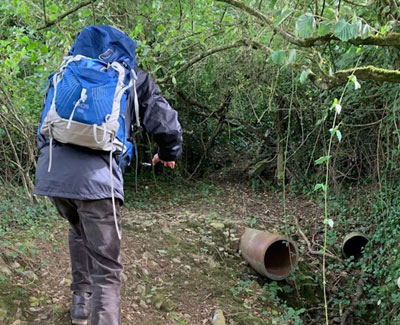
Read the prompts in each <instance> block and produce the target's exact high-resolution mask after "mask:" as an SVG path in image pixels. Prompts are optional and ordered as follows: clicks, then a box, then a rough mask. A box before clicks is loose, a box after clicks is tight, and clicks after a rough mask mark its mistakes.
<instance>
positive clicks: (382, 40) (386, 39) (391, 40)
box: [218, 0, 400, 47]
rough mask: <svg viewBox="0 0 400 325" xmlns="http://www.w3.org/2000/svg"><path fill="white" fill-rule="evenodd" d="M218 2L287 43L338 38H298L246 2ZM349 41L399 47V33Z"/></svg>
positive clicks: (306, 44) (320, 42) (310, 43)
mask: <svg viewBox="0 0 400 325" xmlns="http://www.w3.org/2000/svg"><path fill="white" fill-rule="evenodd" d="M218 1H219V2H225V3H229V4H231V5H232V6H234V7H236V8H239V9H241V10H243V11H245V12H247V13H248V14H250V15H252V16H254V17H256V18H258V19H259V20H260V21H261V22H262V23H264V24H265V25H267V26H268V27H270V28H271V30H273V31H274V32H276V33H277V34H279V35H280V36H281V37H283V38H284V39H285V40H286V41H288V42H289V43H292V44H295V45H298V46H301V47H313V46H319V45H323V44H326V43H327V42H329V41H330V40H339V39H338V38H337V37H335V36H334V35H333V34H332V33H330V34H327V35H324V36H321V37H312V38H306V39H304V38H298V37H296V36H295V35H293V34H292V33H289V32H287V31H285V30H283V29H281V28H279V27H276V26H274V22H273V21H272V20H270V19H269V18H268V17H267V16H266V15H264V14H263V13H262V12H261V11H259V10H257V9H254V8H252V7H250V6H247V5H246V4H244V3H242V2H241V1H238V0H218ZM349 43H352V44H354V45H378V46H393V47H400V33H390V34H387V35H383V36H381V35H379V36H370V37H367V38H361V37H357V38H355V39H352V40H349Z"/></svg>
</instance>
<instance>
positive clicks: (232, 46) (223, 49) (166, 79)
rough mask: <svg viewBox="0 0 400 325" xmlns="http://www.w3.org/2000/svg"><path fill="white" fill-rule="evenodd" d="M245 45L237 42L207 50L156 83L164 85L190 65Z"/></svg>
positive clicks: (241, 41) (243, 42)
mask: <svg viewBox="0 0 400 325" xmlns="http://www.w3.org/2000/svg"><path fill="white" fill-rule="evenodd" d="M243 45H246V42H245V41H244V40H240V41H237V42H235V43H232V44H226V45H221V46H217V47H214V48H212V49H209V50H207V51H205V52H203V53H200V54H199V55H196V56H195V57H194V58H192V59H191V60H189V61H188V62H186V63H185V64H184V65H183V66H181V67H180V68H179V69H178V70H176V71H175V72H174V73H172V74H170V75H169V76H166V77H165V78H163V79H161V80H159V81H158V83H165V82H167V81H168V80H170V79H172V78H173V77H176V76H177V75H179V74H181V73H182V72H184V71H186V70H187V69H189V68H190V67H191V66H192V65H194V64H195V63H197V62H199V61H201V60H202V59H204V58H206V57H207V56H210V55H212V54H214V53H217V52H221V51H225V50H229V49H232V48H235V47H240V46H243Z"/></svg>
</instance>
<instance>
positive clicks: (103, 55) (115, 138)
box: [38, 26, 140, 171]
mask: <svg viewBox="0 0 400 325" xmlns="http://www.w3.org/2000/svg"><path fill="white" fill-rule="evenodd" d="M135 50H136V43H135V41H133V40H132V39H131V38H129V36H127V35H126V34H125V33H123V32H121V31H119V30H118V29H116V28H113V27H111V26H88V27H86V28H84V29H83V30H82V31H81V32H80V33H79V34H78V36H77V38H76V40H75V43H74V44H73V45H72V47H71V49H70V51H69V53H68V56H66V57H65V58H64V60H63V62H62V64H61V66H60V68H59V70H58V71H56V72H55V73H53V74H52V75H50V77H49V81H50V85H49V89H48V91H47V96H46V99H45V102H44V108H43V114H42V118H41V123H40V125H39V129H38V135H39V134H43V135H46V136H48V137H49V138H50V153H49V171H50V170H51V160H52V159H51V158H52V149H51V148H52V141H53V139H55V140H57V141H59V142H62V143H71V144H75V145H79V146H84V147H88V148H91V149H95V150H103V151H109V152H110V157H111V155H112V153H113V152H115V151H117V152H118V154H119V155H120V163H121V161H122V160H123V159H124V161H125V160H127V164H129V163H130V161H131V159H132V155H133V151H134V147H133V144H132V143H131V142H130V141H129V138H130V133H131V117H130V116H126V113H127V106H128V104H130V103H131V101H132V100H133V102H134V109H135V119H136V124H137V125H138V126H140V122H139V105H138V99H137V94H136V79H137V77H136V74H135V72H134V70H133V69H134V67H135ZM132 96H133V98H132ZM110 161H111V159H110Z"/></svg>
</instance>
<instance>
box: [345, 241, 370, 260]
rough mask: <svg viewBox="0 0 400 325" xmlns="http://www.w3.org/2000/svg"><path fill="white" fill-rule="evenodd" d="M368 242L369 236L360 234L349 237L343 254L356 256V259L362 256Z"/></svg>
mask: <svg viewBox="0 0 400 325" xmlns="http://www.w3.org/2000/svg"><path fill="white" fill-rule="evenodd" d="M367 243H368V238H366V237H364V236H360V235H356V236H354V237H351V238H349V239H348V240H347V241H346V242H345V243H344V245H343V256H344V257H345V258H349V257H350V256H354V258H355V259H358V258H360V257H361V255H362V254H363V252H364V248H365V246H366V245H367Z"/></svg>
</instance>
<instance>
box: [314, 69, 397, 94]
mask: <svg viewBox="0 0 400 325" xmlns="http://www.w3.org/2000/svg"><path fill="white" fill-rule="evenodd" d="M352 74H354V75H355V76H356V77H357V79H358V80H374V81H381V82H384V81H386V82H391V83H400V71H397V70H388V69H382V68H377V67H374V66H372V65H368V66H365V67H356V68H351V69H347V70H339V71H337V72H336V73H334V74H333V76H328V75H326V74H325V75H316V74H310V75H309V78H310V80H311V81H312V82H313V83H314V84H315V85H316V86H317V87H318V88H321V89H324V90H328V89H332V88H335V87H338V86H341V85H343V84H345V83H346V82H347V79H348V77H349V76H351V75H352Z"/></svg>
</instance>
